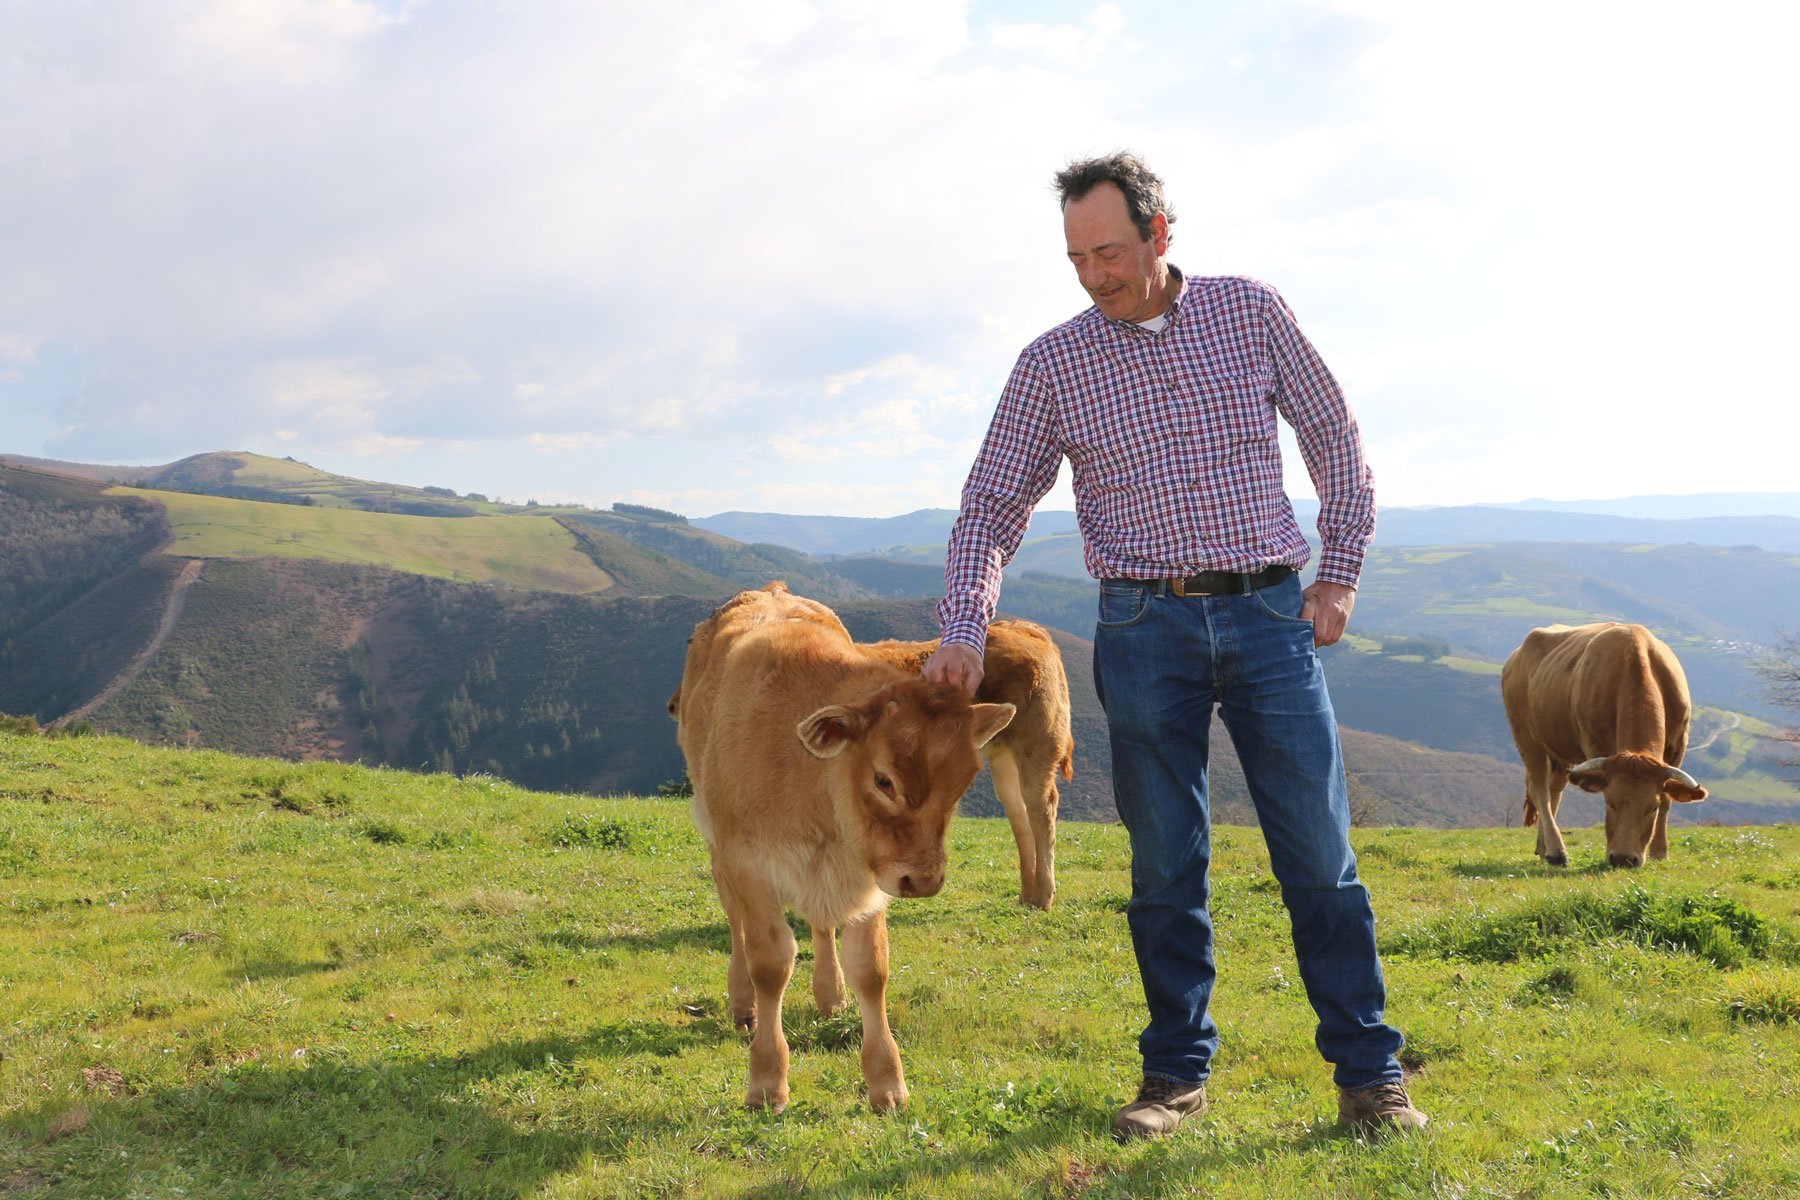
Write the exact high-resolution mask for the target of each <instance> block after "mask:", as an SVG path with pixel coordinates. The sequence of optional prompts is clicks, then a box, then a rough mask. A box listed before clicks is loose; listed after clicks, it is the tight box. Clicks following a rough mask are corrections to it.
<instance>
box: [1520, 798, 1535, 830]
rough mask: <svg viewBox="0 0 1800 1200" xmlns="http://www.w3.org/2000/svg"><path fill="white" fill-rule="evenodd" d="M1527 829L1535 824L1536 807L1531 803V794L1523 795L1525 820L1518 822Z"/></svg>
mask: <svg viewBox="0 0 1800 1200" xmlns="http://www.w3.org/2000/svg"><path fill="white" fill-rule="evenodd" d="M1520 823H1521V824H1523V825H1524V826H1526V827H1527V828H1530V827H1531V826H1533V825H1536V824H1537V805H1535V804H1533V803H1532V802H1531V793H1530V792H1526V793H1525V819H1524V821H1522V822H1520Z"/></svg>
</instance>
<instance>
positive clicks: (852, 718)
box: [794, 704, 866, 758]
mask: <svg viewBox="0 0 1800 1200" xmlns="http://www.w3.org/2000/svg"><path fill="white" fill-rule="evenodd" d="M864 728H866V723H865V721H864V718H863V715H862V714H861V713H859V712H857V711H856V710H855V709H854V708H846V707H845V706H844V705H842V704H830V705H827V706H825V707H824V708H821V709H820V710H819V711H817V712H815V713H813V714H812V716H810V717H808V718H806V720H804V721H802V722H800V724H799V725H798V726H796V727H795V730H794V731H795V732H796V733H798V734H799V735H800V741H801V744H803V745H804V746H805V747H806V748H807V750H808V751H810V752H811V754H812V755H813V757H814V758H836V757H837V756H838V755H840V754H842V753H843V752H844V747H845V746H848V745H849V744H850V743H851V742H853V741H855V740H856V739H857V738H859V737H861V736H862V733H863V730H864Z"/></svg>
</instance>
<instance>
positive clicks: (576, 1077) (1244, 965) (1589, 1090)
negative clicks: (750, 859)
mask: <svg viewBox="0 0 1800 1200" xmlns="http://www.w3.org/2000/svg"><path fill="white" fill-rule="evenodd" d="M951 836H952V872H951V879H950V884H949V886H948V887H947V889H946V890H945V892H944V893H943V894H942V895H941V896H939V897H937V898H934V899H931V900H923V901H908V902H902V903H897V904H896V905H895V908H894V912H893V915H892V921H891V927H892V940H893V981H892V986H891V1002H890V1012H891V1015H892V1019H893V1023H894V1027H895V1031H896V1034H897V1036H898V1038H899V1041H900V1046H901V1054H902V1056H903V1058H904V1060H905V1063H906V1068H907V1072H908V1077H909V1082H910V1084H911V1087H912V1092H913V1102H912V1105H911V1107H910V1109H908V1110H907V1111H906V1112H904V1113H902V1114H896V1115H891V1116H886V1117H877V1116H875V1115H873V1114H871V1113H869V1112H868V1111H867V1110H866V1108H865V1106H864V1103H863V1100H862V1098H861V1096H860V1095H859V1091H860V1072H859V1069H858V1065H857V1054H856V1044H857V1041H858V1036H859V1035H858V1031H857V1023H856V1021H855V1019H854V1018H853V1017H845V1016H836V1017H831V1018H821V1017H820V1016H819V1014H818V1013H817V1012H816V1011H814V1009H813V1006H812V1002H811V1000H810V994H809V991H808V986H807V984H808V978H809V975H810V971H811V962H810V950H809V948H808V947H807V945H806V941H805V936H804V931H803V930H802V931H801V939H802V949H801V956H802V962H801V964H800V967H799V970H798V972H797V975H796V978H795V980H794V983H793V985H792V987H791V988H790V990H789V993H788V995H789V1005H788V1021H787V1025H788V1032H789V1037H790V1040H791V1042H792V1044H793V1047H794V1063H793V1091H794V1104H793V1106H792V1108H791V1109H790V1110H789V1111H788V1112H787V1113H786V1114H785V1115H783V1116H780V1117H774V1116H769V1115H766V1114H762V1113H755V1112H747V1111H745V1110H743V1109H742V1108H741V1107H740V1099H741V1091H742V1088H743V1085H744V1080H745V1072H746V1068H747V1052H746V1050H745V1048H744V1045H743V1043H742V1041H741V1040H740V1038H739V1037H738V1036H737V1035H736V1033H735V1032H734V1031H733V1029H732V1027H731V1020H730V1016H729V1013H728V1012H727V1010H726V1008H725V1003H724V987H725V963H726V947H727V935H726V928H725V923H724V920H723V917H722V915H721V913H720V910H719V908H718V903H717V901H716V899H715V898H714V896H713V894H712V885H711V882H710V878H709V874H708V871H707V867H706V856H705V851H704V849H703V847H702V846H701V844H700V842H699V839H698V837H697V835H696V834H695V832H694V831H693V828H692V825H691V822H690V820H689V817H688V815H687V811H686V806H685V804H684V803H682V802H679V801H660V800H656V801H652V800H635V799H598V798H594V797H589V796H576V795H548V794H539V793H531V792H527V791H524V790H521V789H518V788H515V787H511V786H508V785H505V784H502V783H499V782H497V781H494V780H492V779H487V778H482V777H471V778H466V779H460V780H459V779H455V778H453V777H450V776H415V775H407V774H402V773H398V772H387V771H371V770H364V769H360V768H354V767H345V766H339V765H332V764H309V765H297V764H290V763H282V762H273V761H267V760H254V759H243V758H233V757H230V756H226V755H222V754H217V753H210V752H192V751H175V750H164V749H155V748H147V747H143V746H139V745H137V744H134V743H131V742H127V741H124V740H121V739H111V738H78V739H57V740H48V739H42V738H27V737H17V736H12V735H8V734H0V973H3V976H4V986H3V987H0V1194H6V1195H9V1196H10V1195H18V1196H21V1197H28V1198H31V1200H39V1198H43V1200H50V1198H57V1200H61V1198H72V1197H82V1198H87V1197H146V1198H163V1197H171V1198H172V1197H178V1196H188V1197H193V1196H206V1197H321V1198H322V1197H337V1196H365V1197H383V1198H387V1197H409V1196H429V1197H459V1198H460V1197H515V1196H527V1197H534V1198H537V1197H543V1198H549V1197H557V1198H563V1197H643V1196H653V1197H654V1196H666V1197H675V1196H683V1197H686V1196H692V1197H785V1196H795V1195H806V1196H831V1197H850V1196H910V1197H934V1198H935V1197H1020V1196H1029V1197H1077V1196H1079V1197H1134V1198H1141V1197H1163V1196H1170V1197H1173V1196H1207V1197H1267V1198H1271V1200H1272V1198H1276V1197H1281V1198H1286V1197H1296V1196H1333V1197H1336V1196H1345V1197H1359V1198H1360V1197H1368V1198H1375V1197H1413V1196H1417V1197H1468V1198H1471V1200H1473V1198H1476V1197H1519V1198H1524V1197H1531V1198H1534V1200H1535V1198H1542V1200H1553V1198H1560V1197H1590V1196H1592V1197H1599V1196H1606V1197H1636V1198H1644V1200H1648V1198H1650V1197H1668V1196H1694V1197H1708V1196H1710V1197H1736V1198H1750V1197H1770V1198H1773V1197H1781V1196H1792V1195H1794V1194H1796V1192H1797V1191H1800V1073H1797V1072H1796V1069H1795V1066H1794V1064H1795V1063H1796V1061H1800V965H1797V959H1800V954H1797V949H1800V947H1797V943H1796V929H1797V921H1800V868H1797V867H1796V863H1800V830H1796V829H1794V828H1791V827H1785V826H1782V827H1763V828H1755V829H1748V828H1746V829H1731V828H1713V829H1681V830H1677V831H1676V832H1675V834H1674V835H1673V837H1672V839H1671V840H1672V843H1673V848H1672V852H1671V858H1670V860H1669V861H1668V862H1666V863H1660V864H1653V865H1651V866H1650V867H1648V868H1646V869H1644V870H1642V871H1639V872H1635V873H1624V872H1609V871H1605V870H1604V869H1602V868H1600V867H1599V865H1598V864H1599V860H1600V857H1601V849H1602V848H1601V842H1600V837H1599V834H1598V831H1597V830H1590V829H1575V830H1572V831H1570V832H1569V835H1568V836H1569V841H1570V843H1571V851H1572V857H1573V861H1574V863H1575V865H1574V867H1572V868H1570V869H1569V870H1566V871H1560V872H1559V871H1552V870H1550V869H1549V868H1545V867H1542V866H1539V865H1536V860H1534V859H1533V858H1532V857H1531V834H1530V832H1529V831H1525V830H1517V829H1508V830H1477V831H1463V832H1440V831H1430V830H1410V829H1408V830H1401V829H1395V830H1368V831H1357V834H1356V840H1357V844H1358V848H1359V851H1360V855H1361V860H1362V864H1363V874H1364V876H1365V878H1366V879H1367V880H1368V882H1369V884H1370V887H1371V890H1372V892H1373V895H1374V898H1375V905H1376V911H1377V914H1378V916H1379V918H1380V920H1381V932H1382V943H1383V947H1384V954H1385V960H1386V965H1387V977H1388V982H1389V991H1390V1004H1389V1016H1390V1017H1391V1019H1392V1020H1394V1022H1395V1023H1396V1024H1398V1025H1399V1026H1400V1027H1401V1028H1402V1029H1404V1030H1405V1031H1406V1032H1407V1034H1408V1037H1409V1045H1408V1047H1407V1050H1406V1052H1405V1061H1406V1062H1407V1064H1408V1067H1409V1069H1411V1070H1413V1071H1414V1072H1415V1074H1414V1076H1413V1080H1412V1090H1413V1094H1414V1096H1415V1098H1416V1099H1417V1101H1418V1102H1419V1103H1420V1104H1421V1105H1422V1106H1423V1107H1424V1108H1425V1109H1427V1110H1428V1111H1429V1112H1430V1113H1431V1114H1432V1118H1433V1122H1432V1126H1431V1128H1430V1129H1429V1130H1427V1131H1426V1133H1425V1134H1424V1135H1423V1136H1418V1137H1412V1138H1407V1139H1400V1140H1392V1141H1378V1142H1375V1143H1369V1142H1365V1141H1363V1140H1360V1139H1357V1138H1353V1137H1346V1136H1343V1135H1340V1134H1339V1133H1337V1132H1336V1131H1335V1130H1334V1129H1333V1127H1332V1125H1331V1121H1330V1118H1331V1116H1332V1114H1333V1111H1334V1110H1333V1103H1334V1095H1333V1091H1332V1088H1331V1085H1330V1080H1329V1075H1328V1073H1327V1069H1326V1068H1325V1067H1324V1065H1323V1064H1321V1063H1320V1062H1319V1060H1318V1058H1317V1056H1316V1053H1315V1052H1314V1050H1313V1048H1312V1042H1311V1028H1312V1020H1311V1015H1310V1012H1309V1010H1308V1008H1307V1005H1306V1002H1305V999H1304V995H1303V991H1302V988H1301V985H1300V981H1299V979H1298V976H1297V972H1296V970H1295V967H1294V963H1293V958H1292V951H1291V948H1290V946H1289V944H1288V937H1287V919H1286V915H1285V912H1284V910H1283V908H1282V906H1281V902H1280V890H1279V888H1278V887H1277V886H1276V885H1275V882H1274V880H1273V879H1272V877H1271V876H1270V874H1269V868H1268V861H1267V856H1266V854H1265V853H1264V851H1263V848H1262V842H1261V838H1260V836H1259V835H1258V834H1257V833H1256V832H1255V831H1254V830H1250V829H1243V828H1235V827H1221V828H1219V829H1218V830H1217V831H1216V835H1215V851H1216V866H1215V873H1214V883H1215V905H1214V907H1215V912H1216V914H1217V919H1218V929H1219V958H1220V980H1219V987H1218V991H1217V993H1216V996H1215V1013H1216V1015H1217V1017H1218V1019H1219V1021H1220V1024H1221V1026H1222V1028H1223V1032H1224V1041H1223V1044H1222V1047H1221V1052H1220V1056H1219V1058H1218V1060H1217V1062H1216V1063H1215V1068H1216V1070H1215V1074H1214V1077H1213V1083H1212V1087H1211V1091H1212V1094H1213V1100H1214V1107H1213V1110H1212V1111H1211V1112H1210V1113H1209V1114H1208V1115H1207V1116H1206V1117H1205V1118H1204V1119H1201V1120H1199V1121H1198V1122H1196V1123H1194V1124H1193V1125H1192V1126H1191V1127H1190V1128H1186V1129H1184V1130H1183V1131H1182V1132H1181V1133H1180V1134H1179V1135H1178V1136H1176V1137H1174V1138H1172V1139H1169V1140H1166V1141H1163V1142H1159V1143H1155V1144H1150V1145H1136V1146H1130V1147H1120V1146H1116V1145H1114V1144H1113V1142H1112V1141H1111V1139H1110V1137H1109V1136H1108V1132H1107V1131H1108V1126H1109V1123H1110V1120H1111V1115H1112V1112H1113V1109H1114V1108H1115V1107H1116V1106H1117V1105H1118V1104H1119V1103H1121V1102H1122V1101H1123V1100H1124V1099H1125V1098H1126V1096H1127V1093H1128V1091H1129V1089H1130V1087H1131V1086H1132V1084H1133V1083H1134V1081H1135V1080H1134V1077H1135V1072H1136V1065H1137V1064H1136V1060H1135V1052H1134V1050H1135V1037H1136V1032H1137V1029H1138V1028H1139V1026H1140V1025H1141V1023H1142V1011H1141V1006H1142V997H1141V993H1140V991H1139V988H1138V984H1137V980H1136V974H1135V970H1134V967H1133V962H1132V957H1131V950H1130V944H1129V939H1128V937H1127V934H1126V929H1125V922H1124V917H1123V915H1122V909H1123V906H1124V904H1125V902H1126V900H1127V898H1128V892H1129V883H1128V879H1127V866H1128V849H1127V846H1126V843H1125V839H1124V837H1123V834H1122V832H1121V831H1120V830H1119V829H1118V828H1117V827H1114V826H1103V825H1084V824H1074V823H1069V824H1064V825H1063V826H1062V830H1061V839H1060V845H1059V883H1060V888H1059V893H1058V897H1057V907H1056V909H1055V910H1054V911H1053V912H1050V913H1039V912H1036V911H1032V910H1026V909H1023V908H1021V907H1020V906H1019V905H1018V903H1017V901H1016V891H1017V878H1016V874H1015V868H1014V861H1015V859H1014V852H1013V848H1012V842H1011V837H1010V834H1009V833H1008V831H1007V828H1006V826H1005V824H1004V822H1000V821H974V820H967V819H963V820H959V821H958V822H957V823H956V824H955V825H954V826H953V829H952V835H951Z"/></svg>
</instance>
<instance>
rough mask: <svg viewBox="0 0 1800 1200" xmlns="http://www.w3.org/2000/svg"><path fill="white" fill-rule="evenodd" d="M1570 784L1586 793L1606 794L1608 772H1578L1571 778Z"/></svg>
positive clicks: (1602, 770) (1603, 770)
mask: <svg viewBox="0 0 1800 1200" xmlns="http://www.w3.org/2000/svg"><path fill="white" fill-rule="evenodd" d="M1569 782H1570V783H1572V784H1574V785H1575V786H1576V787H1578V788H1580V789H1581V790H1582V791H1584V792H1604V791H1605V790H1606V771H1605V769H1604V768H1602V769H1601V770H1598V771H1577V772H1576V773H1575V774H1573V775H1571V776H1569Z"/></svg>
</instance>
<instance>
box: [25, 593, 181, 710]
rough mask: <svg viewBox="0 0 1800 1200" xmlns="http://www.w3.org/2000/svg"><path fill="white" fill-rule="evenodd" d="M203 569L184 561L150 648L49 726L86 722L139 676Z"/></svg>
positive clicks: (166, 635) (172, 626)
mask: <svg viewBox="0 0 1800 1200" xmlns="http://www.w3.org/2000/svg"><path fill="white" fill-rule="evenodd" d="M205 565H206V560H205V559H201V558H190V559H188V561H187V565H186V566H184V567H182V568H181V574H179V575H177V576H176V577H175V585H174V586H173V587H171V588H170V589H169V602H168V604H167V605H165V606H164V608H163V615H162V624H160V625H158V626H157V627H156V636H155V637H153V638H151V639H150V644H149V645H148V646H145V647H144V652H143V653H142V654H140V655H138V656H137V657H136V658H135V659H133V660H132V662H131V665H130V666H129V667H126V668H125V669H124V670H123V671H121V672H119V674H118V676H117V678H115V679H114V680H113V681H112V682H111V683H109V684H107V685H106V686H105V687H104V688H102V689H101V690H100V694H99V695H98V696H95V697H94V698H93V699H92V700H89V701H88V702H87V703H86V704H83V705H82V706H81V707H80V708H78V709H76V710H75V711H74V712H72V713H69V714H68V715H67V716H64V717H60V718H58V719H57V720H55V721H53V722H52V724H54V725H69V724H72V723H74V722H76V721H83V720H86V719H87V717H88V715H89V714H91V713H93V712H94V711H95V710H96V709H98V708H99V707H100V706H101V705H103V704H105V703H106V702H107V701H108V700H111V699H112V698H113V697H114V696H116V695H118V694H119V692H120V690H122V689H123V688H124V687H125V685H126V684H128V683H130V682H131V681H132V680H134V679H136V678H137V677H138V676H139V675H141V674H143V671H144V667H145V666H146V665H147V664H148V663H149V662H150V660H151V658H153V657H154V656H155V654H156V652H157V651H158V650H161V649H162V648H163V645H164V643H166V642H167V641H168V640H169V635H170V634H171V633H174V632H175V623H176V622H177V621H179V620H181V609H182V607H183V606H184V605H185V604H186V603H187V590H188V588H190V587H192V586H193V585H194V583H195V581H196V580H198V579H199V578H200V570H201V568H202V567H204V566H205Z"/></svg>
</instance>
